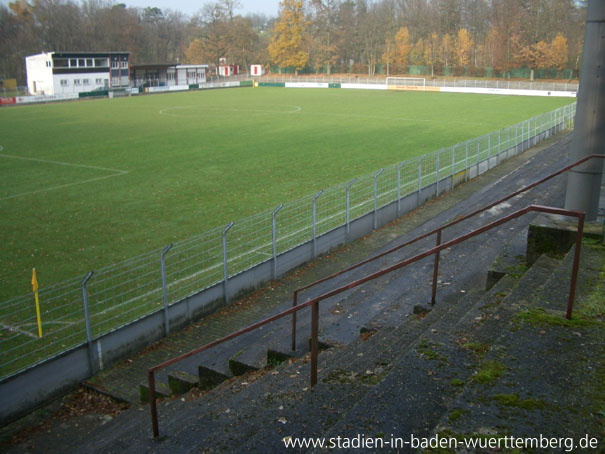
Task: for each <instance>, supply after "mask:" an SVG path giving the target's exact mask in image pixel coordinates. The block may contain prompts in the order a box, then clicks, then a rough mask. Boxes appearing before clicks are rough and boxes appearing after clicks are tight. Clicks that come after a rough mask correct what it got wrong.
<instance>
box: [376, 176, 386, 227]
mask: <svg viewBox="0 0 605 454" xmlns="http://www.w3.org/2000/svg"><path fill="white" fill-rule="evenodd" d="M382 172H384V169H380V170H379V171H378V172H376V174H375V175H374V230H376V229H377V228H378V176H379V175H380V174H381V173H382Z"/></svg>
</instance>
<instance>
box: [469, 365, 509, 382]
mask: <svg viewBox="0 0 605 454" xmlns="http://www.w3.org/2000/svg"><path fill="white" fill-rule="evenodd" d="M505 371H506V367H505V366H504V364H502V363H500V362H498V361H486V362H484V363H483V364H482V365H481V368H480V369H479V370H478V371H477V373H476V374H475V375H473V377H472V380H473V381H474V382H475V383H480V384H482V385H488V384H492V383H494V382H495V381H496V380H497V379H498V378H500V376H501V375H502V374H503V373H504V372H505Z"/></svg>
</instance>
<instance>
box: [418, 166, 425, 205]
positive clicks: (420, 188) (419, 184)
mask: <svg viewBox="0 0 605 454" xmlns="http://www.w3.org/2000/svg"><path fill="white" fill-rule="evenodd" d="M425 157H426V155H424V156H422V157H421V158H420V159H418V205H420V194H421V192H422V160H423V159H424V158H425Z"/></svg>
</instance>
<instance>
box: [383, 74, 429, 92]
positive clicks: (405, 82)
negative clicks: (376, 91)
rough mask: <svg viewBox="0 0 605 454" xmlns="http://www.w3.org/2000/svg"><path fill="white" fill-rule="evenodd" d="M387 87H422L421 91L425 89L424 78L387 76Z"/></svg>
mask: <svg viewBox="0 0 605 454" xmlns="http://www.w3.org/2000/svg"><path fill="white" fill-rule="evenodd" d="M386 84H387V87H389V86H391V87H392V86H398V87H402V89H405V88H404V87H414V88H415V89H420V87H422V90H423V91H426V78H425V77H395V76H389V77H387V79H386Z"/></svg>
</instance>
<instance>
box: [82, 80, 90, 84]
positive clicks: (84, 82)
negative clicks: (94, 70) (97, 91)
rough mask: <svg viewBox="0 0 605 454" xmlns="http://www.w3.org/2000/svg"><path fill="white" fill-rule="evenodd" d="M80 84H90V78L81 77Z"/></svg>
mask: <svg viewBox="0 0 605 454" xmlns="http://www.w3.org/2000/svg"><path fill="white" fill-rule="evenodd" d="M82 84H83V85H90V79H83V80H82Z"/></svg>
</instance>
